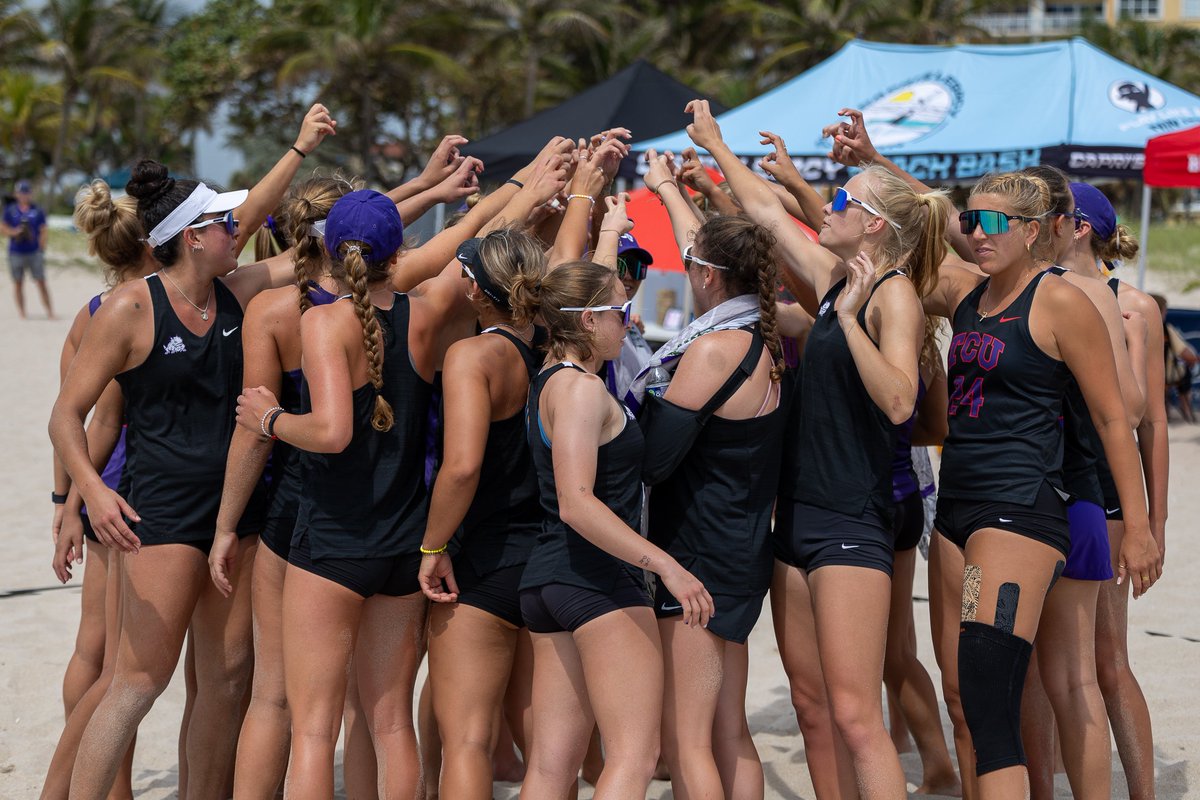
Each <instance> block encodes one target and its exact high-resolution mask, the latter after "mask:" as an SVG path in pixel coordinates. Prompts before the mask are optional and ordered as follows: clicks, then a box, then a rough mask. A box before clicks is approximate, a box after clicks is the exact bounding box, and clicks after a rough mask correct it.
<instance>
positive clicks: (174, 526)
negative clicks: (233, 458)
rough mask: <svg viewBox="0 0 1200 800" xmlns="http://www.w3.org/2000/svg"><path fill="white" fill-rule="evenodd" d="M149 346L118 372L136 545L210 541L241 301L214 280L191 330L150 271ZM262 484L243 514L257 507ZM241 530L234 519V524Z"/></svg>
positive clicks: (235, 389)
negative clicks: (206, 321)
mask: <svg viewBox="0 0 1200 800" xmlns="http://www.w3.org/2000/svg"><path fill="white" fill-rule="evenodd" d="M145 280H146V286H147V288H148V289H149V290H150V300H151V303H152V304H153V307H154V344H153V346H152V347H151V348H150V354H149V355H148V356H147V357H146V360H145V361H143V362H142V363H141V364H139V365H138V366H136V367H134V368H133V369H130V370H127V371H125V372H122V373H121V374H119V375H117V382H118V383H119V384H120V385H121V391H122V392H123V393H124V395H125V417H126V420H127V422H128V427H127V429H126V435H127V437H128V443H129V446H128V448H127V454H126V457H127V461H126V464H125V478H126V479H127V480H128V487H129V494H128V495H127V497H128V499H129V504H130V505H131V506H133V508H134V509H135V510H136V511H137V512H138V515H139V516H140V517H141V521H140V522H138V523H137V524H136V527H135V530H136V532H137V535H138V537H139V538H140V539H141V540H142V542H143V544H159V543H167V542H190V541H211V540H212V538H213V534H214V531H215V529H216V519H217V509H218V508H219V506H220V502H221V488H222V485H223V482H224V478H225V457H226V455H227V453H228V451H229V440H230V438H231V437H232V436H233V428H234V425H235V420H236V413H235V412H236V408H237V397H238V394H239V393H240V392H241V391H242V307H241V305H240V304H239V303H238V301H237V298H236V297H234V295H233V292H231V291H229V289H227V288H226V287H225V284H224V283H222V282H221V281H219V280H214V281H213V284H212V286H213V295H214V298H215V300H216V306H217V310H216V318H215V319H214V320H213V323H212V326H211V327H209V329H208V331H207V333H205V334H204V335H203V336H197V335H196V334H194V333H192V332H191V331H190V330H188V328H187V327H186V326H185V325H184V324H183V323H182V322H181V321H180V320H179V317H177V316H176V315H175V311H174V309H172V308H171V301H170V299H168V297H167V292H166V289H165V288H164V287H163V283H162V279H161V278H160V277H159V276H158V273H154V274H153V275H148V276H147V277H146V279H145ZM265 501H266V488H265V484H263V483H262V481H260V482H259V485H258V486H257V487H256V489H255V494H254V496H252V498H251V501H250V503H249V504H248V505H247V506H246V512H245V514H243V517H242V519H243V521H248V520H250V519H251V518H257V519H256V520H255V521H256V522H261V517H262V514H263V511H264V510H265ZM239 528H241V526H239Z"/></svg>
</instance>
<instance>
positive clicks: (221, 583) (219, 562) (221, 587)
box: [208, 528, 238, 597]
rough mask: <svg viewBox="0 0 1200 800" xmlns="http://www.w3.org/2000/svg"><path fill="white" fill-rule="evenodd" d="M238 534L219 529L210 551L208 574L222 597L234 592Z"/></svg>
mask: <svg viewBox="0 0 1200 800" xmlns="http://www.w3.org/2000/svg"><path fill="white" fill-rule="evenodd" d="M237 561H238V535H237V531H223V530H220V529H219V528H218V529H217V535H216V536H215V537H213V543H212V549H210V550H209V551H208V574H209V576H210V577H211V578H212V582H213V585H214V586H216V587H217V591H218V592H220V593H221V596H222V597H229V596H230V595H231V594H233V582H234V580H235V579H236V578H237V574H236V573H237Z"/></svg>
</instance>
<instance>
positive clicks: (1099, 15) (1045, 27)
mask: <svg viewBox="0 0 1200 800" xmlns="http://www.w3.org/2000/svg"><path fill="white" fill-rule="evenodd" d="M1123 18H1124V19H1135V20H1140V21H1143V22H1160V23H1163V24H1169V25H1191V26H1196V27H1200V0H1101V2H1096V1H1095V0H1090V2H1080V3H1073V2H1064V0H1057V1H1056V0H1050V2H1047V1H1046V0H1030V2H1029V4H1028V6H1027V7H1026V8H1024V9H1021V8H1020V6H1009V7H1007V8H1005V9H1004V10H997V11H994V12H986V13H982V14H978V15H976V16H974V17H971V22H972V23H973V24H975V25H978V26H979V27H980V28H982V29H983V30H985V31H987V32H988V33H990V34H991V35H993V36H1000V37H1009V36H1010V37H1021V38H1025V37H1033V38H1039V37H1042V36H1046V37H1056V36H1068V35H1070V34H1073V33H1078V32H1079V29H1080V27H1081V26H1082V25H1083V23H1084V21H1085V20H1087V19H1096V20H1104V21H1105V22H1107V23H1108V24H1110V25H1112V24H1115V23H1116V22H1117V20H1118V19H1123Z"/></svg>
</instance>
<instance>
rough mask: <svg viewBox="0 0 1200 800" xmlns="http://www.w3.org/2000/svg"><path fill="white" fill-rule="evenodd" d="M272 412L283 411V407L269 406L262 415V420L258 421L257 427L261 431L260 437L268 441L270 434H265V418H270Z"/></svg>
mask: <svg viewBox="0 0 1200 800" xmlns="http://www.w3.org/2000/svg"><path fill="white" fill-rule="evenodd" d="M272 411H283V406H271V407H270V408H268V409H267V410H266V411H265V412H264V413H263V415H262V419H260V420H259V421H258V427H259V428H261V429H262V435H263V436H264V437H265V438H267V439H270V438H271V434H269V433H267V417H269V416H271V412H272Z"/></svg>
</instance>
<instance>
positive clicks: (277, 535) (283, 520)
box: [258, 515, 296, 561]
mask: <svg viewBox="0 0 1200 800" xmlns="http://www.w3.org/2000/svg"><path fill="white" fill-rule="evenodd" d="M295 530H296V517H295V516H294V515H293V516H290V517H268V518H267V521H266V523H264V524H263V528H262V533H260V534H259V535H258V538H259V539H260V540H261V541H262V543H263V544H265V545H266V546H267V549H269V550H270V551H271V552H272V553H274V554H275V555H277V556H279V557H280V558H282V559H283V560H284V561H287V560H288V553H290V552H291V550H292V534H293V533H294V532H295Z"/></svg>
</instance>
